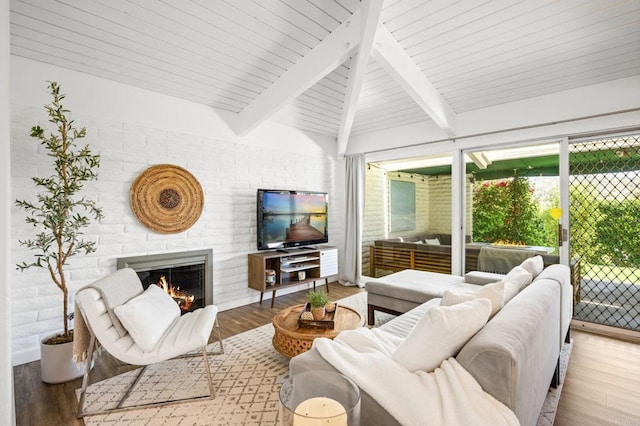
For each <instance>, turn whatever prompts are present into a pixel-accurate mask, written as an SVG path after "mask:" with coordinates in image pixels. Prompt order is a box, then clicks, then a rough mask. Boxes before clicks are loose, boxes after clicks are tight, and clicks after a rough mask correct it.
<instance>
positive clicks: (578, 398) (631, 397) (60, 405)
mask: <svg viewBox="0 0 640 426" xmlns="http://www.w3.org/2000/svg"><path fill="white" fill-rule="evenodd" d="M320 288H322V287H320ZM360 291H362V290H361V289H359V288H357V287H342V286H340V285H337V284H331V285H330V296H331V297H332V298H333V299H334V300H337V299H340V298H342V297H346V296H350V295H352V294H355V293H358V292H360ZM305 294H306V292H304V291H301V292H297V293H292V294H288V295H284V296H278V297H277V298H276V300H275V306H274V308H273V309H271V308H270V300H267V301H265V302H263V304H262V305H260V304H258V303H253V304H250V305H247V306H242V307H239V308H235V309H231V310H228V311H224V312H220V313H219V314H218V315H219V319H220V324H221V326H222V337H223V338H227V337H230V336H233V335H235V334H238V333H242V332H243V331H247V330H251V329H253V328H255V327H259V326H261V325H264V324H268V323H270V322H271V318H272V317H273V315H275V313H277V312H278V311H279V310H281V309H283V308H285V307H288V306H291V305H294V304H298V303H303V302H304V301H305ZM572 336H573V339H574V347H573V351H572V354H571V358H570V360H569V367H568V370H567V376H566V378H565V382H564V387H563V390H562V396H561V398H560V404H559V407H558V413H557V415H556V422H555V425H557V426H573V425H580V426H583V425H584V426H589V425H594V426H595V425H598V426H600V425H612V426H614V425H615V426H640V345H638V344H634V343H629V342H624V341H620V340H616V339H612V338H608V337H603V336H598V335H594V334H589V333H585V332H583V331H577V330H572ZM129 369H130V367H128V366H122V365H120V364H119V363H118V362H117V361H115V360H114V359H113V358H110V357H108V356H104V354H103V355H102V356H101V358H100V360H99V362H98V363H97V364H96V367H95V368H94V372H93V373H92V375H95V376H94V377H95V379H96V380H101V379H102V378H104V377H110V376H111V375H113V374H120V373H123V372H125V371H127V370H129ZM80 386H81V379H76V380H74V381H72V382H69V383H64V384H59V385H48V384H45V383H42V382H41V380H40V363H39V362H38V361H36V362H32V363H29V364H24V365H19V366H16V367H14V390H15V399H16V424H17V425H18V426H21V425H34V426H40V425H47V426H55V425H64V426H67V425H84V422H83V421H82V420H78V419H76V418H75V409H76V397H75V390H76V389H78V388H79V387H80Z"/></svg>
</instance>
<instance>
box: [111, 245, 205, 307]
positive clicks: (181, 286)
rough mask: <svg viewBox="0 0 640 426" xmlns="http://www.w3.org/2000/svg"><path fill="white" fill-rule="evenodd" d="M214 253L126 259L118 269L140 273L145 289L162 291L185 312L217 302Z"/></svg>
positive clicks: (203, 252) (172, 254)
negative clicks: (154, 288) (151, 287)
mask: <svg viewBox="0 0 640 426" xmlns="http://www.w3.org/2000/svg"><path fill="white" fill-rule="evenodd" d="M212 254H213V253H212V250H210V249H209V250H198V251H185V252H179V253H161V254H153V255H146V256H135V257H123V258H120V259H118V262H117V266H118V269H122V268H131V269H133V270H134V271H136V273H137V274H138V277H139V278H140V281H142V286H143V287H144V289H145V290H146V289H147V288H149V286H150V285H157V286H159V287H160V288H162V289H163V290H164V291H165V292H166V293H167V294H169V295H170V296H171V297H172V298H173V300H175V301H176V303H177V304H178V306H180V310H181V311H182V313H185V312H190V311H193V310H195V309H198V308H202V307H204V306H205V305H209V304H212V303H213V278H212V275H213V274H212V267H211V265H212Z"/></svg>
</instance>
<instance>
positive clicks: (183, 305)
mask: <svg viewBox="0 0 640 426" xmlns="http://www.w3.org/2000/svg"><path fill="white" fill-rule="evenodd" d="M156 285H157V286H158V287H160V288H162V289H163V290H164V292H165V293H167V294H168V295H169V296H171V297H172V298H173V300H175V301H176V303H177V304H178V306H180V309H182V310H183V311H190V310H191V305H192V304H193V301H194V300H196V296H195V295H194V294H191V293H189V292H188V291H184V290H180V286H175V285H173V284H170V283H169V282H167V278H166V277H165V276H164V275H163V276H161V277H160V282H158V283H156Z"/></svg>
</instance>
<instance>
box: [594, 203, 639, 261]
mask: <svg viewBox="0 0 640 426" xmlns="http://www.w3.org/2000/svg"><path fill="white" fill-rule="evenodd" d="M598 213H599V215H598V220H597V222H596V224H595V239H594V246H595V250H594V253H593V259H591V261H592V263H596V264H613V265H614V266H620V267H640V233H638V224H640V200H637V199H635V200H633V199H632V200H625V201H622V202H619V201H614V202H603V203H601V204H600V205H599V206H598Z"/></svg>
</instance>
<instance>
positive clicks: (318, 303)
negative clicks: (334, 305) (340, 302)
mask: <svg viewBox="0 0 640 426" xmlns="http://www.w3.org/2000/svg"><path fill="white" fill-rule="evenodd" d="M307 300H308V301H309V307H310V308H311V313H312V314H313V319H314V320H316V321H318V320H321V319H323V318H324V307H325V305H326V304H327V303H328V302H329V296H327V293H324V292H320V291H311V292H309V294H308V295H307Z"/></svg>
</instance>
